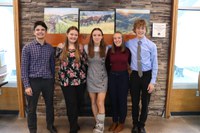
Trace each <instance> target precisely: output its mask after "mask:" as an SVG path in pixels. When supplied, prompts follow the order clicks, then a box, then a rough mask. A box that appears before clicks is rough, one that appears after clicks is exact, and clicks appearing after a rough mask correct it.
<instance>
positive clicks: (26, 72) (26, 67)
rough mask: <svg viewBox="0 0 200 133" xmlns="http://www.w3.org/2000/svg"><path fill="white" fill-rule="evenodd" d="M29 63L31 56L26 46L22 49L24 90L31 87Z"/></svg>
mask: <svg viewBox="0 0 200 133" xmlns="http://www.w3.org/2000/svg"><path fill="white" fill-rule="evenodd" d="M29 62H30V54H29V49H28V46H27V45H26V46H24V47H23V49H22V55H21V76H22V82H23V84H24V88H25V89H26V88H28V87H30V82H29Z"/></svg>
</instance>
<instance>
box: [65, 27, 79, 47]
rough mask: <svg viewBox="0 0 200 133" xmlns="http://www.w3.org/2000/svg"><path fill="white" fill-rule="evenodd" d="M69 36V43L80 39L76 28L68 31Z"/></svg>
mask: <svg viewBox="0 0 200 133" xmlns="http://www.w3.org/2000/svg"><path fill="white" fill-rule="evenodd" d="M67 38H68V41H69V43H72V44H74V43H75V42H76V41H77V40H78V32H77V31H76V30H70V31H69V33H67Z"/></svg>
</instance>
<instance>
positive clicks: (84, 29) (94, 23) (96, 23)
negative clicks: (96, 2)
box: [79, 11, 115, 34]
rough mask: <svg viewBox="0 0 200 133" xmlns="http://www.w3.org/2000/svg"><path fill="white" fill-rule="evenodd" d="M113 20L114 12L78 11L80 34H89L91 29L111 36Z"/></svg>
mask: <svg viewBox="0 0 200 133" xmlns="http://www.w3.org/2000/svg"><path fill="white" fill-rule="evenodd" d="M114 20H115V12H114V11H80V20H79V28H80V33H82V34H90V33H91V31H92V29H93V28H101V29H102V31H103V33H104V34H113V33H114V30H115V26H114V25H115V21H114Z"/></svg>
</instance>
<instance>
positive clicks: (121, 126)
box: [114, 123, 124, 133]
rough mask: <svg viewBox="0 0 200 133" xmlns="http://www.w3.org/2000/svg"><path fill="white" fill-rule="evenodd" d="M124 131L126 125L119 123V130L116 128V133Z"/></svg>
mask: <svg viewBox="0 0 200 133" xmlns="http://www.w3.org/2000/svg"><path fill="white" fill-rule="evenodd" d="M123 129H124V124H123V123H119V124H118V126H117V128H115V130H114V133H119V132H121V131H122V130H123Z"/></svg>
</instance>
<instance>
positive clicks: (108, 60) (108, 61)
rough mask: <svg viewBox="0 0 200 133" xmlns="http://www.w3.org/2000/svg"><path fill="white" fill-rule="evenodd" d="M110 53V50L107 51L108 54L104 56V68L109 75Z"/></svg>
mask: <svg viewBox="0 0 200 133" xmlns="http://www.w3.org/2000/svg"><path fill="white" fill-rule="evenodd" d="M110 53H111V48H110V49H109V50H108V53H107V55H106V61H105V66H106V70H107V73H108V74H109V73H110V70H111V64H110Z"/></svg>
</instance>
